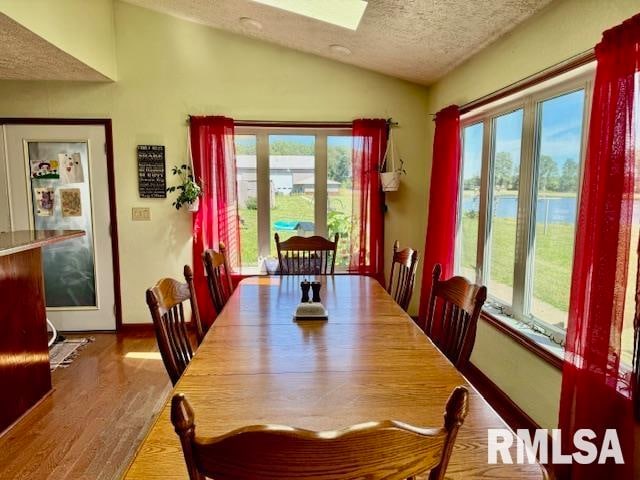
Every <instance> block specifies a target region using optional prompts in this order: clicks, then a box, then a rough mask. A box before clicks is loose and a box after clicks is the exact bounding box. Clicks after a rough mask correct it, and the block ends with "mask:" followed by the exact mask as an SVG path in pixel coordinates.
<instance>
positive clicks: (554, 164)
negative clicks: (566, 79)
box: [531, 90, 584, 329]
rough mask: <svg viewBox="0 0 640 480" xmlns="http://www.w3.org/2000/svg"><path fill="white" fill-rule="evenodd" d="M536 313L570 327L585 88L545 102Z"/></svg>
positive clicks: (533, 302)
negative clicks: (568, 318)
mask: <svg viewBox="0 0 640 480" xmlns="http://www.w3.org/2000/svg"><path fill="white" fill-rule="evenodd" d="M539 109H540V110H539V112H540V113H539V122H540V124H539V131H540V139H539V147H538V152H539V153H538V158H537V159H536V160H537V190H536V211H535V219H536V223H535V234H534V235H535V237H534V238H535V244H534V250H533V253H534V255H533V294H532V297H531V313H532V314H533V315H534V316H536V317H537V318H539V319H542V320H543V321H544V322H546V323H550V324H552V325H554V326H556V327H558V328H560V329H565V328H566V322H567V312H568V309H569V293H570V289H571V269H572V265H573V245H574V236H575V223H576V209H577V200H578V182H579V180H580V158H581V147H582V124H583V112H584V90H579V91H577V92H572V93H568V94H566V95H562V96H559V97H555V98H551V99H549V100H545V101H544V102H541V103H540V105H539Z"/></svg>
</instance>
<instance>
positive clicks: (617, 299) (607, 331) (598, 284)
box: [560, 15, 640, 480]
mask: <svg viewBox="0 0 640 480" xmlns="http://www.w3.org/2000/svg"><path fill="white" fill-rule="evenodd" d="M595 51H596V59H597V70H596V79H595V85H594V93H593V104H592V110H591V122H590V126H589V139H588V147H587V156H586V163H585V168H584V179H583V182H582V191H581V195H580V206H579V212H578V221H577V231H576V245H575V252H574V263H573V277H572V284H571V298H570V304H569V324H568V327H567V336H566V346H565V364H564V369H563V376H562V396H561V401H560V428H561V429H562V438H563V444H564V445H563V451H564V452H565V453H571V452H573V451H574V448H573V433H574V432H575V431H576V430H578V429H580V428H588V429H592V430H594V431H595V432H596V434H597V435H598V437H597V439H598V441H599V442H601V441H602V438H603V435H604V431H605V429H609V428H615V429H616V430H617V433H618V437H619V439H620V442H621V444H622V450H623V455H624V460H625V464H624V465H615V464H613V462H611V460H610V461H609V463H607V464H605V465H597V464H596V465H580V464H573V465H571V466H570V467H569V468H567V469H566V471H564V472H562V476H563V477H564V478H571V479H573V480H578V479H585V480H586V479H594V478H609V479H614V478H615V479H617V478H620V479H623V478H625V479H626V478H629V479H631V478H633V449H634V438H633V436H634V432H633V429H634V421H633V416H632V413H633V410H632V401H631V396H632V395H631V393H632V392H631V385H630V381H629V380H630V375H629V374H628V373H622V372H621V371H620V352H621V343H620V337H621V332H622V321H623V315H624V307H625V289H626V285H627V269H628V265H629V263H628V262H629V248H630V238H631V226H632V215H633V203H634V187H635V185H637V184H636V180H637V177H636V173H635V163H636V162H635V151H634V146H635V143H634V142H635V140H634V127H633V119H634V116H635V117H637V114H638V112H634V111H633V108H634V98H635V97H634V96H635V95H636V94H637V92H634V83H635V82H634V80H635V79H634V75H635V73H636V72H637V71H638V70H639V69H640V15H637V16H635V17H633V18H631V19H630V20H627V21H626V22H624V23H623V24H622V25H620V26H617V27H615V28H613V29H611V30H608V31H606V32H605V33H604V34H603V38H602V41H601V43H599V44H598V45H597V46H596V49H595Z"/></svg>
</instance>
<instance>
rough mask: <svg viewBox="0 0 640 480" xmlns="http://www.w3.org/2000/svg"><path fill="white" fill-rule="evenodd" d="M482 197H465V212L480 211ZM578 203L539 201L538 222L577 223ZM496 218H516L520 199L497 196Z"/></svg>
mask: <svg viewBox="0 0 640 480" xmlns="http://www.w3.org/2000/svg"><path fill="white" fill-rule="evenodd" d="M479 201H480V197H477V196H476V197H464V199H463V201H462V209H463V212H468V211H470V210H475V211H478V210H479V208H480V207H479ZM577 207H578V204H577V201H576V199H575V198H570V197H558V198H544V199H539V200H538V202H537V205H536V222H538V223H544V222H545V218H546V222H547V223H575V221H576V211H577ZM493 208H494V212H495V216H497V217H498V218H516V215H517V209H518V198H517V197H515V196H507V195H505V196H496V197H494V200H493ZM633 223H634V224H639V223H640V200H635V201H634V204H633Z"/></svg>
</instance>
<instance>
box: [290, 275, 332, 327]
mask: <svg viewBox="0 0 640 480" xmlns="http://www.w3.org/2000/svg"><path fill="white" fill-rule="evenodd" d="M321 288H322V284H321V283H320V282H309V281H308V280H303V281H302V282H301V283H300V289H301V290H302V298H301V300H300V304H299V305H298V307H297V308H296V312H295V314H294V316H293V318H294V320H328V319H329V314H328V312H327V309H326V308H324V305H322V302H321V301H320V289H321ZM309 290H311V292H312V296H311V298H309Z"/></svg>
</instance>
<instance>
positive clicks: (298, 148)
mask: <svg viewBox="0 0 640 480" xmlns="http://www.w3.org/2000/svg"><path fill="white" fill-rule="evenodd" d="M269 153H270V154H271V155H315V145H313V144H309V143H299V142H291V141H286V140H277V141H274V142H269ZM236 154H238V155H255V154H256V144H255V142H251V143H242V142H239V143H236ZM327 162H328V164H327V173H328V177H329V179H331V180H334V181H336V182H340V184H341V185H342V186H344V187H349V186H350V185H351V149H350V148H348V147H345V146H341V145H332V146H328V147H327Z"/></svg>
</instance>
